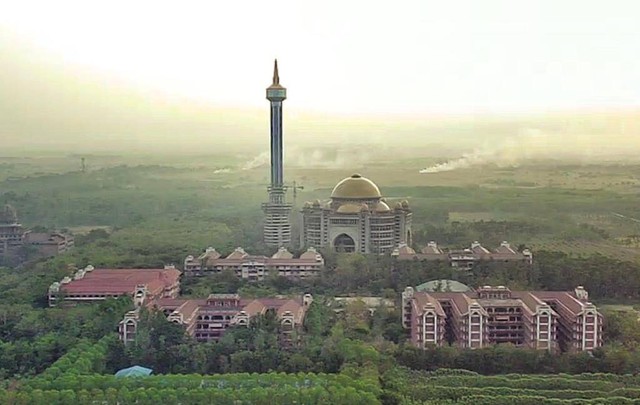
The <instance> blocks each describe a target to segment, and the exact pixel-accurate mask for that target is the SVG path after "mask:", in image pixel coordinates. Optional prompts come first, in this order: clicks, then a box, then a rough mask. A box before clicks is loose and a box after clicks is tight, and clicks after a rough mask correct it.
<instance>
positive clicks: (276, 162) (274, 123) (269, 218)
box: [262, 60, 291, 247]
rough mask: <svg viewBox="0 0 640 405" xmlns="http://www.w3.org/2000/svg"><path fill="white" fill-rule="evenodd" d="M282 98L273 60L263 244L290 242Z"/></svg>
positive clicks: (282, 93)
mask: <svg viewBox="0 0 640 405" xmlns="http://www.w3.org/2000/svg"><path fill="white" fill-rule="evenodd" d="M286 98H287V89H285V88H284V87H282V85H280V76H279V74H278V61H277V60H276V61H275V63H274V67H273V83H272V84H271V86H269V87H268V88H267V100H269V102H270V103H271V184H270V186H269V189H268V190H269V202H268V203H266V204H263V206H262V208H263V210H264V212H265V221H264V241H265V244H266V245H268V246H276V247H282V246H288V245H289V244H290V243H291V224H290V222H289V214H290V212H291V204H287V203H286V201H285V192H286V188H285V186H284V173H283V137H282V102H283V101H284V100H286Z"/></svg>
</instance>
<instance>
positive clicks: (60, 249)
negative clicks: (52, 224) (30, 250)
mask: <svg viewBox="0 0 640 405" xmlns="http://www.w3.org/2000/svg"><path fill="white" fill-rule="evenodd" d="M74 244H75V242H74V239H73V237H71V236H69V235H66V234H64V233H60V232H51V233H46V232H28V233H27V234H26V237H25V245H27V246H34V247H35V248H36V249H37V251H38V255H39V256H40V257H50V256H55V255H59V254H60V253H64V252H66V251H67V250H69V249H71V248H72V247H73V246H74Z"/></svg>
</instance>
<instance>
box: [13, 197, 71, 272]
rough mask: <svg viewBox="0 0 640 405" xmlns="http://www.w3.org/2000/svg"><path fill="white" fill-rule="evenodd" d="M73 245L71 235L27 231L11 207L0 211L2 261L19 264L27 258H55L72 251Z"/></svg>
mask: <svg viewBox="0 0 640 405" xmlns="http://www.w3.org/2000/svg"><path fill="white" fill-rule="evenodd" d="M73 245H74V239H73V237H72V236H70V235H66V234H64V233H61V232H50V233H41V232H31V231H29V230H28V229H25V228H24V227H23V226H22V225H21V224H20V222H19V221H18V215H17V213H16V210H15V209H14V208H13V207H12V206H11V205H8V204H7V205H5V206H4V209H3V210H2V211H0V259H7V260H8V261H9V262H13V263H16V264H17V263H20V262H21V261H23V260H24V259H25V258H26V257H49V256H55V255H57V254H60V253H63V252H66V251H67V250H69V249H71V248H72V247H73Z"/></svg>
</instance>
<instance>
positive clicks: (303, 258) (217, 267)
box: [184, 247, 324, 281]
mask: <svg viewBox="0 0 640 405" xmlns="http://www.w3.org/2000/svg"><path fill="white" fill-rule="evenodd" d="M323 267H324V259H323V257H322V255H321V254H320V253H318V252H317V251H316V250H315V249H314V248H309V249H307V251H306V252H304V253H302V254H301V255H300V257H298V258H294V257H293V254H291V252H289V251H288V250H287V249H286V248H284V247H282V248H280V249H278V251H277V252H276V253H275V254H273V255H272V256H270V257H269V256H261V255H250V254H248V253H247V252H245V250H244V249H243V248H241V247H239V248H236V249H235V250H234V251H233V252H231V253H230V254H229V255H227V256H226V257H223V256H222V255H221V254H220V253H219V252H218V251H217V250H216V249H214V248H212V247H210V248H207V249H206V250H205V251H204V253H202V254H201V255H200V256H198V257H194V256H192V255H189V256H187V258H186V259H185V260H184V272H185V275H187V276H204V275H207V274H216V273H220V272H222V271H225V270H231V271H233V272H234V273H235V274H236V276H238V277H239V278H243V279H246V280H250V281H257V280H262V279H263V278H265V277H267V276H268V275H270V274H272V275H278V276H281V277H287V278H292V279H304V278H308V277H313V276H316V275H317V274H318V273H319V272H320V270H321V269H322V268H323Z"/></svg>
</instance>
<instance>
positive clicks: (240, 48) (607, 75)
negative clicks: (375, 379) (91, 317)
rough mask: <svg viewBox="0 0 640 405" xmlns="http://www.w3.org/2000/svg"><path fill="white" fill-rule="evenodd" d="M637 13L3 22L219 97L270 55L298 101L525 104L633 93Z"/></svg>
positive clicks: (223, 12)
mask: <svg viewBox="0 0 640 405" xmlns="http://www.w3.org/2000/svg"><path fill="white" fill-rule="evenodd" d="M638 16H640V1H637V0H629V1H617V0H608V1H604V0H580V1H573V0H530V1H525V0H517V1H514V0H505V1H496V0H469V1H444V0H437V1H430V0H415V1H401V0H399V1H389V0H385V1H372V0H368V1H353V0H335V1H334V0H325V1H314V2H311V1H300V0H298V1H275V0H274V1H264V0H260V1H211V0H209V1H202V2H195V1H157V0H156V1H142V0H135V1H131V0H129V1H115V0H109V1H87V0H85V1H65V0H57V1H37V2H36V1H29V0H21V1H11V2H9V1H7V2H4V4H2V6H0V28H4V30H0V33H3V35H8V34H7V30H10V31H11V32H12V33H13V34H11V35H12V38H13V39H15V40H16V41H27V42H30V43H33V44H35V45H36V46H38V47H40V48H42V49H43V50H44V51H45V52H47V58H48V59H49V60H50V61H51V63H54V64H56V65H59V66H64V67H65V69H69V70H74V69H76V70H77V69H79V70H81V71H86V72H89V73H90V74H95V75H98V76H100V75H102V76H107V77H110V78H111V79H113V80H117V81H119V82H121V83H122V82H124V83H126V84H127V85H129V84H130V85H131V86H135V87H137V88H147V89H151V90H154V91H159V92H165V93H168V94H171V95H176V96H179V97H186V98H192V99H196V100H199V101H203V102H205V103H207V104H209V103H210V104H212V105H218V106H227V107H264V106H265V103H266V101H265V100H264V88H265V87H266V86H267V85H268V84H269V81H270V79H271V68H272V66H271V64H272V60H273V58H274V57H277V58H278V59H279V61H280V67H281V79H282V83H283V84H284V85H285V86H286V87H288V88H289V100H288V101H287V108H290V109H292V110H298V111H315V112H330V113H340V114H346V115H349V114H370V113H374V114H385V113H390V114H404V113H407V114H420V113H443V112H444V113H468V112H512V111H518V112H530V111H549V110H556V109H570V110H576V109H583V108H598V109H601V108H618V107H625V108H626V107H638V106H640V23H639V22H638V21H639V20H638ZM3 97H4V96H3ZM290 111H291V110H290Z"/></svg>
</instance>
